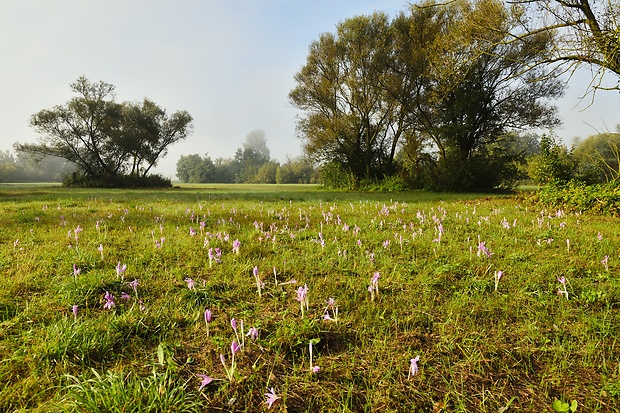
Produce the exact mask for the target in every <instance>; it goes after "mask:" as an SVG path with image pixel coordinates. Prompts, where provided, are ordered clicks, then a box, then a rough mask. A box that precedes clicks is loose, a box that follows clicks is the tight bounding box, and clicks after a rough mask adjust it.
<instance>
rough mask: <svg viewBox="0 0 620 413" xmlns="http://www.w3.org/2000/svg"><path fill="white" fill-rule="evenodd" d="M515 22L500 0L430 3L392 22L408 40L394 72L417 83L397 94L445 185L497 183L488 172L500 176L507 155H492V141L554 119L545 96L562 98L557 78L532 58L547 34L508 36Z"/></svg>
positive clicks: (548, 124)
mask: <svg viewBox="0 0 620 413" xmlns="http://www.w3.org/2000/svg"><path fill="white" fill-rule="evenodd" d="M518 24H519V20H517V19H515V18H514V15H513V14H512V13H511V12H510V11H509V10H508V9H507V8H506V7H505V6H504V4H503V3H502V2H501V1H498V0H477V1H474V2H470V1H467V0H457V1H454V2H451V3H449V4H445V5H436V4H435V3H434V2H427V3H423V4H422V5H420V6H412V7H411V11H410V14H409V15H404V14H403V15H401V16H399V17H398V18H397V20H396V22H395V27H396V30H397V33H398V35H399V37H401V38H404V39H405V41H407V40H408V41H409V45H408V47H407V48H403V50H405V52H406V53H405V54H404V55H402V56H401V57H400V60H399V61H398V62H397V63H399V66H396V68H395V70H396V71H397V73H404V74H405V75H406V76H407V77H408V82H410V83H413V84H414V85H415V86H416V87H415V88H413V90H414V93H409V94H406V95H402V97H401V99H402V102H403V104H404V105H405V107H406V108H407V109H408V110H409V112H410V113H411V116H413V117H414V118H415V129H416V131H417V133H418V134H421V135H422V136H423V137H427V138H429V139H430V140H431V142H432V143H433V147H434V148H436V150H437V156H438V164H439V174H438V177H439V178H438V179H440V180H441V181H443V182H442V183H441V186H443V187H445V188H446V189H474V188H476V187H478V188H481V187H493V186H497V185H499V184H501V182H498V181H497V179H495V180H494V179H489V178H491V177H493V176H495V177H496V178H498V179H499V178H501V177H502V174H495V173H494V171H495V170H498V168H502V164H506V163H507V161H508V159H505V158H502V157H501V156H499V154H498V153H497V152H493V153H491V152H490V151H489V148H490V147H492V144H493V143H494V142H495V141H497V139H499V138H501V137H502V136H505V134H506V132H509V131H514V130H519V129H523V128H528V127H533V128H541V127H551V126H555V125H557V124H558V123H559V120H558V118H557V116H556V108H555V107H554V106H553V105H551V104H550V99H554V98H557V97H560V96H561V94H562V92H563V86H562V83H561V82H560V81H558V80H556V78H555V75H554V73H552V72H550V71H549V70H547V69H545V68H544V67H536V66H534V65H532V64H531V63H532V62H535V61H537V59H538V58H539V56H540V55H541V53H544V51H545V50H546V48H547V47H548V45H549V41H550V37H549V36H548V35H547V34H546V33H540V34H539V35H537V36H531V37H529V38H527V39H524V41H522V42H518V43H516V42H509V41H505V40H507V38H508V35H507V34H506V33H507V32H508V31H509V30H510V28H511V27H514V26H515V25H518ZM399 43H401V44H402V43H403V41H402V40H401V41H400V42H399ZM412 136H414V137H416V135H415V134H414V135H412ZM496 161H498V162H496ZM487 167H490V168H487Z"/></svg>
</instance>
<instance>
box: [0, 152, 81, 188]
mask: <svg viewBox="0 0 620 413" xmlns="http://www.w3.org/2000/svg"><path fill="white" fill-rule="evenodd" d="M73 172H75V165H73V164H72V163H71V162H68V161H66V160H65V159H61V158H57V157H53V156H46V157H44V158H42V159H37V158H35V157H33V156H30V155H28V154H25V153H24V154H19V155H17V156H15V155H13V154H12V153H11V152H9V151H0V182H62V180H63V179H64V177H65V176H67V175H70V174H71V173H73Z"/></svg>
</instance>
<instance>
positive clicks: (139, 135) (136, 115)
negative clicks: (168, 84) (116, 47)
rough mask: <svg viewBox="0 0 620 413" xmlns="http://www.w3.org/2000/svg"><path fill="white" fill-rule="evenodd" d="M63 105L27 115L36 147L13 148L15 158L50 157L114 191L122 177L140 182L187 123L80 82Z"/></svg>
mask: <svg viewBox="0 0 620 413" xmlns="http://www.w3.org/2000/svg"><path fill="white" fill-rule="evenodd" d="M71 89H72V91H73V92H74V93H75V94H76V96H75V97H73V98H72V99H71V100H69V101H68V102H67V103H66V104H64V105H58V106H55V107H53V108H51V109H44V110H42V111H40V112H37V113H35V114H34V115H32V117H31V119H30V125H31V126H32V127H33V128H34V129H35V130H36V131H37V132H38V133H39V134H40V141H39V143H37V144H21V143H17V144H15V149H16V150H17V151H19V152H27V153H33V154H38V155H43V156H56V157H59V158H63V159H66V160H68V161H70V162H72V163H74V164H75V165H76V166H77V168H78V169H79V171H80V173H81V174H82V175H83V176H84V177H85V180H87V181H90V182H92V183H98V184H102V185H114V184H115V182H118V181H119V179H122V177H123V176H126V175H130V176H134V177H136V176H137V177H145V176H146V175H147V173H148V172H149V171H150V170H151V168H152V167H153V166H154V165H156V163H157V161H158V160H159V159H160V158H161V157H162V156H163V155H165V154H166V151H167V150H168V148H169V147H170V145H172V144H174V143H176V142H178V141H180V140H182V139H185V138H186V137H187V136H188V134H189V132H190V131H191V122H192V117H191V116H190V115H189V113H187V112H186V111H178V112H175V113H173V114H172V115H170V116H169V115H167V114H166V111H165V110H164V109H162V108H160V107H159V106H157V105H156V104H155V103H153V102H151V101H149V100H144V102H143V103H142V104H135V103H118V102H116V101H114V89H115V88H114V86H113V85H111V84H109V83H105V82H98V83H94V82H90V81H89V80H88V79H86V78H85V77H80V78H79V79H78V80H77V81H76V82H74V83H73V84H71Z"/></svg>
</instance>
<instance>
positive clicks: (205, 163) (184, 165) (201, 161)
mask: <svg viewBox="0 0 620 413" xmlns="http://www.w3.org/2000/svg"><path fill="white" fill-rule="evenodd" d="M214 172H215V165H214V164H213V161H211V158H210V157H208V156H207V155H205V156H204V158H202V157H200V155H198V154H193V155H187V156H185V155H181V157H180V158H179V160H178V161H177V174H176V175H177V177H178V178H179V179H180V180H181V182H185V183H188V182H191V183H201V182H216V181H215V180H214Z"/></svg>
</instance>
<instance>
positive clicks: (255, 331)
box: [246, 327, 258, 340]
mask: <svg viewBox="0 0 620 413" xmlns="http://www.w3.org/2000/svg"><path fill="white" fill-rule="evenodd" d="M246 337H250V338H251V339H252V340H256V339H257V338H258V329H257V328H256V327H250V329H249V330H248V333H247V334H246Z"/></svg>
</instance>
